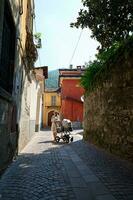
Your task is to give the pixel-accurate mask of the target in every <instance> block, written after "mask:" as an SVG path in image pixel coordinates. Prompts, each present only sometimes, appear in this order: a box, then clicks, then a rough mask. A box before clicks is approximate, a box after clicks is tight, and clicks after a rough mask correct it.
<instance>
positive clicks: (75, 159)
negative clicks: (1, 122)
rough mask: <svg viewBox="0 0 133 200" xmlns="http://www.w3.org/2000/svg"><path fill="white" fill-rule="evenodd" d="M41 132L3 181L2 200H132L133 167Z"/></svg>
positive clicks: (79, 142) (89, 147) (86, 146)
mask: <svg viewBox="0 0 133 200" xmlns="http://www.w3.org/2000/svg"><path fill="white" fill-rule="evenodd" d="M73 135H74V142H73V143H70V144H64V143H62V142H60V143H59V144H54V143H52V142H51V140H52V137H51V132H50V131H41V132H40V133H38V134H36V136H35V137H34V138H33V139H32V140H31V141H30V143H29V144H28V145H27V146H26V147H25V149H24V150H23V151H22V152H21V154H20V155H19V156H18V158H17V160H16V161H14V162H13V163H12V164H11V165H10V167H9V168H8V169H7V170H6V172H5V173H4V175H3V176H2V178H1V180H0V200H10V199H14V200H28V199H32V200H76V199H78V200H115V199H117V200H132V199H133V165H131V164H129V163H127V162H126V161H121V160H118V159H116V158H115V157H113V156H112V155H110V154H107V153H105V152H104V151H102V150H99V149H97V148H95V147H94V146H92V145H89V144H86V143H84V142H83V141H82V136H81V135H80V134H76V132H75V131H74V132H73Z"/></svg>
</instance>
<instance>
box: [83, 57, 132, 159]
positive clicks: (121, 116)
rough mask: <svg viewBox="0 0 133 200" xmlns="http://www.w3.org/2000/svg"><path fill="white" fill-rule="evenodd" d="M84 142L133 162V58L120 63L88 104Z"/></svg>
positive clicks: (90, 95) (95, 90) (85, 110)
mask: <svg viewBox="0 0 133 200" xmlns="http://www.w3.org/2000/svg"><path fill="white" fill-rule="evenodd" d="M84 139H86V140H89V141H90V142H92V143H94V144H97V145H99V146H101V147H103V148H105V149H107V150H109V151H110V152H112V153H115V154H117V155H119V156H122V157H124V158H127V159H130V160H132V161H133V59H132V57H131V56H130V57H129V58H127V59H126V60H125V58H124V57H123V58H121V60H119V61H117V63H116V64H115V65H114V66H112V67H111V68H110V70H109V72H108V75H107V77H106V80H105V79H104V80H103V81H101V80H99V82H98V83H97V87H96V89H94V90H93V92H90V93H89V92H88V93H86V96H85V102H84Z"/></svg>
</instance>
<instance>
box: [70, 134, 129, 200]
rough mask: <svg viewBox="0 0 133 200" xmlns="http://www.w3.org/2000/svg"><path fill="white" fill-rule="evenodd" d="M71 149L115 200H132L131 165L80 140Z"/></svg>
mask: <svg viewBox="0 0 133 200" xmlns="http://www.w3.org/2000/svg"><path fill="white" fill-rule="evenodd" d="M77 137H78V136H77ZM71 147H72V149H73V150H74V151H75V152H76V153H77V154H78V155H79V157H80V158H81V159H82V160H83V161H84V163H85V164H86V165H87V166H89V167H90V169H92V171H93V172H94V174H95V175H96V176H97V177H98V178H99V179H100V180H101V181H102V183H103V184H104V185H105V186H106V187H107V188H108V189H109V191H110V192H111V193H112V194H113V196H114V197H115V198H116V199H117V200H133V164H131V163H129V162H127V161H124V160H121V159H119V158H117V157H115V156H113V155H111V154H109V153H107V152H105V151H104V150H100V149H98V148H97V147H95V146H94V145H91V144H88V143H85V142H83V141H82V140H79V141H78V142H75V143H73V144H72V145H71Z"/></svg>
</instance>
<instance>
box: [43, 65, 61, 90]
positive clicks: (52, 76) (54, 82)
mask: <svg viewBox="0 0 133 200" xmlns="http://www.w3.org/2000/svg"><path fill="white" fill-rule="evenodd" d="M58 78H59V70H58V69H56V70H52V71H49V72H48V79H47V80H46V82H45V88H46V89H50V88H55V89H56V88H58Z"/></svg>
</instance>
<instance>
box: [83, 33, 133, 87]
mask: <svg viewBox="0 0 133 200" xmlns="http://www.w3.org/2000/svg"><path fill="white" fill-rule="evenodd" d="M129 55H130V57H132V55H133V36H131V37H129V38H128V39H126V40H123V42H116V43H114V44H113V45H112V46H111V47H110V48H108V49H106V50H104V51H102V52H99V53H98V54H97V55H96V60H94V61H93V62H89V63H88V65H87V64H86V70H85V73H84V75H83V76H82V78H81V86H82V87H84V89H85V90H88V91H92V90H93V88H95V85H96V84H97V81H98V80H100V81H101V80H102V79H104V78H105V77H106V75H107V74H108V73H109V68H110V67H113V66H115V64H116V62H117V61H118V60H119V59H120V58H121V57H124V58H125V59H127V57H128V56H129Z"/></svg>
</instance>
